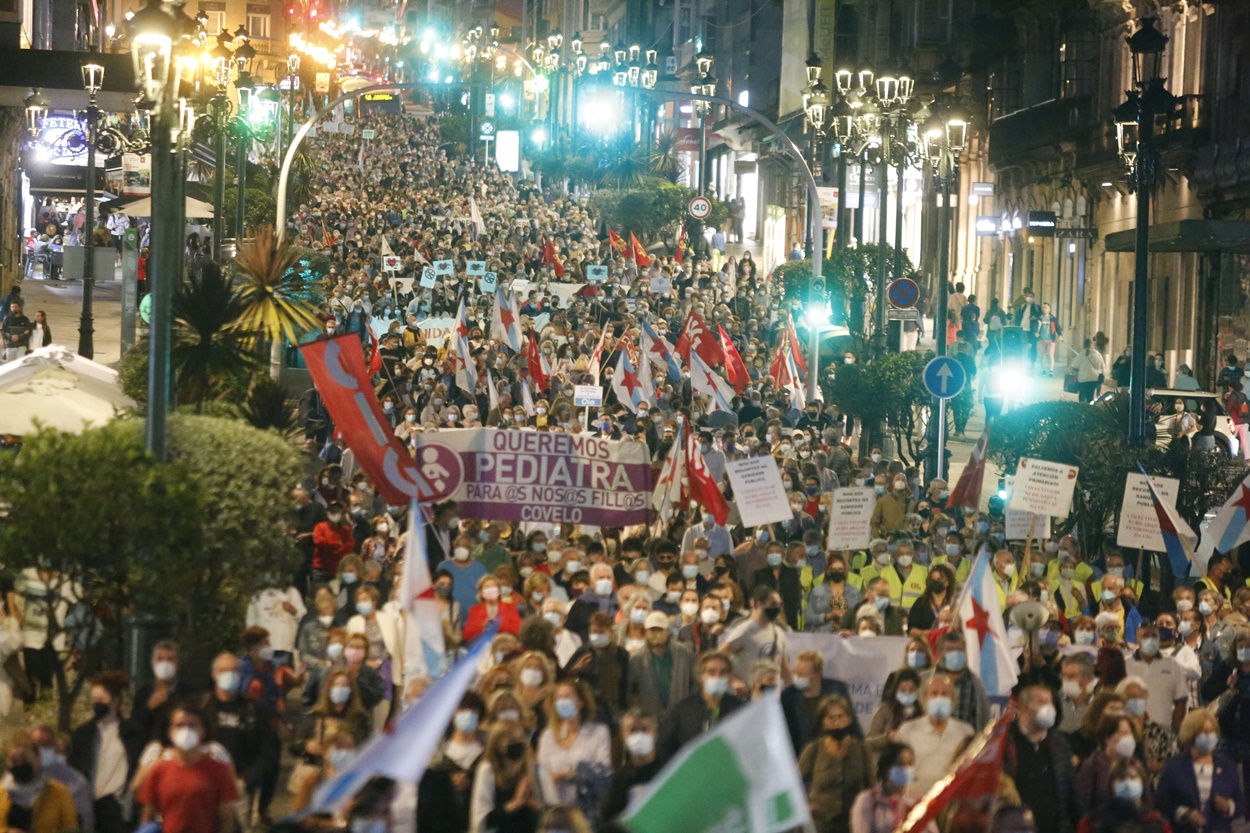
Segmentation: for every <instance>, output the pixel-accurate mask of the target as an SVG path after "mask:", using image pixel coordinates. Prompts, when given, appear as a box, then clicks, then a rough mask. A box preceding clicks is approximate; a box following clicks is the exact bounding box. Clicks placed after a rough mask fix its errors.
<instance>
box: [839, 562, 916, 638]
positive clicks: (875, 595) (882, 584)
mask: <svg viewBox="0 0 1250 833" xmlns="http://www.w3.org/2000/svg"><path fill="white" fill-rule="evenodd" d="M865 615H870V616H871V618H873V619H875V620H877V621H878V624H879V625H880V626H881V633H884V634H886V635H887V636H902V635H903V629H904V628H905V627H906V626H907V618H906V617H905V616H904V615H903V611H902V610H901V609H900V608H898V607H896V606H895V605H893V604H891V602H890V582H888V581H887V580H886V579H885V578H883V577H881V576H878V577H877V578H873V579H865V580H864V598H863V601H861V602H860V604H859V606H858V607H856V608H847V611H846V616H844V617H843V619H842V629H843V630H855V629H856V627H857V623H858V621H859V620H860V619H861V618H863V617H864V616H865Z"/></svg>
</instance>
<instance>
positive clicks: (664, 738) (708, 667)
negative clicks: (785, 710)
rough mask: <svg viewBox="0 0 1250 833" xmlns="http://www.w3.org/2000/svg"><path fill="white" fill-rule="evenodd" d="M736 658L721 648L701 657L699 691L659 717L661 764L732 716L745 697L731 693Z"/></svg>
mask: <svg viewBox="0 0 1250 833" xmlns="http://www.w3.org/2000/svg"><path fill="white" fill-rule="evenodd" d="M732 674H733V659H732V658H731V657H730V656H729V655H728V654H725V653H722V652H720V651H708V652H707V653H705V654H704V655H703V656H702V658H700V660H699V686H698V689H699V690H698V691H696V692H695V693H693V694H691V695H689V696H687V697H685V698H684V699H682V700H680V701H678V702H677V703H675V704H673V705H672V706H671V707H670V708H669V709H668V710H667V711H666V712H664V714H663V715H662V716H661V717H660V728H659V733H658V738H657V741H656V749H657V755H658V757H659V759H660V762H661V764H664V763H668V761H669V760H670V759H671V758H672V757H673V756H674V755H675V754H677V751H678V750H679V749H681V747H682V746H684V745H685V744H686V743H687V742H689V741H691V740H693V739H694V738H696V737H698V736H699V735H701V734H703V733H704V732H706V731H708V730H709V729H712V728H714V727H715V726H716V725H717V724H718V723H720V722H721V721H722V720H724V719H725V718H726V717H729V716H730V715H731V714H733V713H734V712H735V711H737V710H738V709H739V708H741V707H742V706H743V701H742V700H741V699H739V698H738V697H737V696H735V695H733V694H730V693H729V683H730V677H731V676H732Z"/></svg>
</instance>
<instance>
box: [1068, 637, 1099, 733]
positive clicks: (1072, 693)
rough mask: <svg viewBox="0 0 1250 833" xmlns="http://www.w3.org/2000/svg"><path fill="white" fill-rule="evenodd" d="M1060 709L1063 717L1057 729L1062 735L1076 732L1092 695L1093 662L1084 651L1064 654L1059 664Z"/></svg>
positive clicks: (1093, 680) (1094, 680)
mask: <svg viewBox="0 0 1250 833" xmlns="http://www.w3.org/2000/svg"><path fill="white" fill-rule="evenodd" d="M1059 677H1060V691H1061V697H1060V701H1059V705H1060V710H1061V711H1062V712H1063V719H1062V720H1060V722H1059V731H1060V732H1062V733H1063V734H1064V735H1071V734H1072V733H1073V732H1076V731H1077V730H1078V729H1079V728H1080V726H1081V721H1083V720H1084V719H1085V714H1086V713H1087V712H1088V711H1089V707H1090V703H1091V702H1092V701H1093V697H1094V686H1095V685H1096V684H1097V680H1096V679H1095V678H1094V662H1093V660H1092V659H1091V658H1090V657H1089V655H1088V654H1085V653H1073V654H1069V655H1067V656H1065V657H1064V658H1063V661H1062V662H1061V663H1060V666H1059Z"/></svg>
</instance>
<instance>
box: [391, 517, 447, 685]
mask: <svg viewBox="0 0 1250 833" xmlns="http://www.w3.org/2000/svg"><path fill="white" fill-rule="evenodd" d="M399 603H400V605H401V607H402V608H403V610H404V612H405V613H406V614H407V615H408V624H409V627H408V638H409V640H411V639H412V636H413V633H412V632H413V630H414V629H415V630H416V632H417V635H418V638H419V641H420V646H421V647H420V652H419V653H420V659H421V664H422V665H423V666H424V668H425V674H424V676H429V677H437V676H439V675H441V674H442V673H443V662H444V659H445V658H446V656H447V646H446V645H445V644H444V642H443V622H442V619H441V618H440V617H439V613H438V599H437V598H436V597H435V596H434V581H433V579H432V578H431V576H430V562H429V560H428V558H427V556H426V552H425V523H424V519H423V518H422V517H421V505H420V504H419V503H418V502H417V501H416V500H413V501H412V503H411V504H410V505H409V506H408V542H407V545H406V546H405V547H404V572H403V578H402V584H401V585H400V591H399ZM412 647H413V648H415V647H416V646H415V645H414V646H412ZM409 656H410V657H411V658H413V659H415V657H413V652H412V651H409ZM407 664H408V665H412V664H413V662H412V659H409V661H408V662H407ZM418 668H419V667H418ZM408 676H409V677H415V676H418V674H416V673H410V674H408ZM405 688H406V682H405Z"/></svg>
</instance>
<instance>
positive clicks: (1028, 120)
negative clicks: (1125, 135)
mask: <svg viewBox="0 0 1250 833" xmlns="http://www.w3.org/2000/svg"><path fill="white" fill-rule="evenodd" d="M1091 109H1092V101H1091V99H1090V97H1089V96H1081V97H1078V98H1057V99H1053V100H1051V101H1044V102H1042V103H1041V104H1036V105H1034V106H1032V107H1027V108H1025V109H1023V110H1017V111H1016V112H1014V113H1009V114H1008V115H1005V116H1002V117H1000V118H997V119H995V120H994V121H993V123H991V125H990V146H989V159H990V164H991V165H993V166H994V167H995V168H1004V167H1011V166H1013V165H1017V164H1021V163H1024V162H1029V161H1036V160H1038V159H1042V158H1045V157H1047V156H1050V155H1054V154H1059V153H1063V152H1070V151H1071V150H1072V149H1073V148H1072V146H1073V145H1074V144H1075V145H1079V144H1082V143H1084V142H1088V141H1089V140H1090V138H1091V134H1092V132H1093V131H1094V130H1096V127H1095V125H1097V123H1098V120H1096V119H1095V118H1094V117H1093V114H1092V113H1091ZM1065 146H1067V147H1065Z"/></svg>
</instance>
